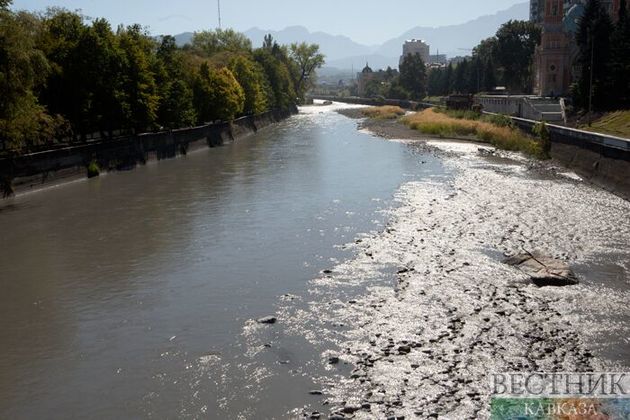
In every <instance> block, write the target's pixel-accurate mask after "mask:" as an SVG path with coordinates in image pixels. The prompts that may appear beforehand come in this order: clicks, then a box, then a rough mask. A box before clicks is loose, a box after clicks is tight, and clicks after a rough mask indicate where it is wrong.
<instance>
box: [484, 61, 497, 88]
mask: <svg viewBox="0 0 630 420" xmlns="http://www.w3.org/2000/svg"><path fill="white" fill-rule="evenodd" d="M494 72H495V67H494V64H493V62H492V57H488V60H486V64H485V66H484V69H483V80H482V82H481V86H482V88H483V90H485V91H486V92H490V91H492V90H494V88H495V87H496V86H497V80H496V77H495V74H494Z"/></svg>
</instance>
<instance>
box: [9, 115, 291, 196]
mask: <svg viewBox="0 0 630 420" xmlns="http://www.w3.org/2000/svg"><path fill="white" fill-rule="evenodd" d="M296 112H297V109H294V110H291V111H270V112H267V113H264V114H260V115H254V116H248V117H243V118H239V119H237V120H234V121H232V122H223V123H217V124H209V125H204V126H200V127H192V128H184V129H179V130H172V131H164V132H157V133H144V134H139V135H131V136H125V137H119V138H115V139H109V140H99V141H93V142H89V143H84V144H79V145H69V146H67V147H61V148H56V149H54V150H48V151H43V152H38V153H31V154H26V155H22V156H18V157H13V158H4V159H0V177H2V178H4V179H5V180H10V181H11V182H12V186H13V189H14V190H15V191H16V192H20V191H25V190H29V189H34V188H38V187H41V186H43V185H48V184H51V183H56V182H60V181H67V180H68V179H69V178H82V177H86V176H87V169H86V168H87V165H89V163H90V162H92V161H96V162H97V163H98V165H99V167H100V168H101V169H102V170H127V169H132V168H134V167H135V166H136V165H137V164H143V163H146V162H147V161H149V160H160V159H166V158H172V157H175V156H177V155H181V154H186V153H187V152H188V151H192V150H196V149H199V148H202V147H216V146H221V145H223V144H225V143H229V142H232V141H235V140H237V139H240V138H242V137H244V136H247V135H249V134H251V133H255V132H256V131H258V130H259V129H261V128H263V127H266V126H268V125H270V124H272V123H274V122H278V121H280V120H282V119H285V118H288V117H289V116H291V115H292V114H295V113H296ZM0 196H1V195H0Z"/></svg>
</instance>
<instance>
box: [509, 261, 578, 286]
mask: <svg viewBox="0 0 630 420" xmlns="http://www.w3.org/2000/svg"><path fill="white" fill-rule="evenodd" d="M504 263H505V264H508V265H511V266H514V267H516V268H518V269H519V270H521V271H522V272H524V273H525V274H527V275H529V277H530V278H531V280H532V282H533V283H534V284H535V285H536V286H538V287H545V286H556V287H561V286H573V285H576V284H578V283H579V281H578V280H577V277H576V276H575V274H574V273H573V271H572V270H571V268H570V267H569V265H568V264H567V263H565V262H564V261H560V260H557V259H555V258H551V257H548V256H545V255H541V254H532V253H526V254H518V255H515V256H513V257H510V258H508V259H506V260H505V261H504Z"/></svg>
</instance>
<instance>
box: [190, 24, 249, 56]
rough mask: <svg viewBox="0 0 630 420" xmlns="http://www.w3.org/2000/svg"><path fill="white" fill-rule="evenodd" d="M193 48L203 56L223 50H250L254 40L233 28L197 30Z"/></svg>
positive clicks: (193, 39)
mask: <svg viewBox="0 0 630 420" xmlns="http://www.w3.org/2000/svg"><path fill="white" fill-rule="evenodd" d="M192 49H193V51H194V52H195V53H196V54H199V55H201V56H203V57H211V56H212V55H214V54H216V53H218V52H222V51H229V52H249V51H251V49H252V42H251V41H250V40H249V38H247V37H246V36H245V35H244V34H241V33H239V32H236V31H234V30H233V29H217V30H214V31H202V32H195V33H194V35H193V38H192Z"/></svg>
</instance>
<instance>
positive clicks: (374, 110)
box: [361, 105, 405, 120]
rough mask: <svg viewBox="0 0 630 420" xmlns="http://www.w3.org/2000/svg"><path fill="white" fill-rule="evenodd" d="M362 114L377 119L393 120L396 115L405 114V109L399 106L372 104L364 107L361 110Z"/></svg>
mask: <svg viewBox="0 0 630 420" xmlns="http://www.w3.org/2000/svg"><path fill="white" fill-rule="evenodd" d="M361 112H362V113H363V115H365V116H366V117H368V118H374V119H377V120H395V119H396V118H398V117H402V116H403V115H405V110H404V109H402V108H401V107H399V106H391V105H385V106H373V107H370V108H365V109H363V110H362V111H361Z"/></svg>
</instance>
